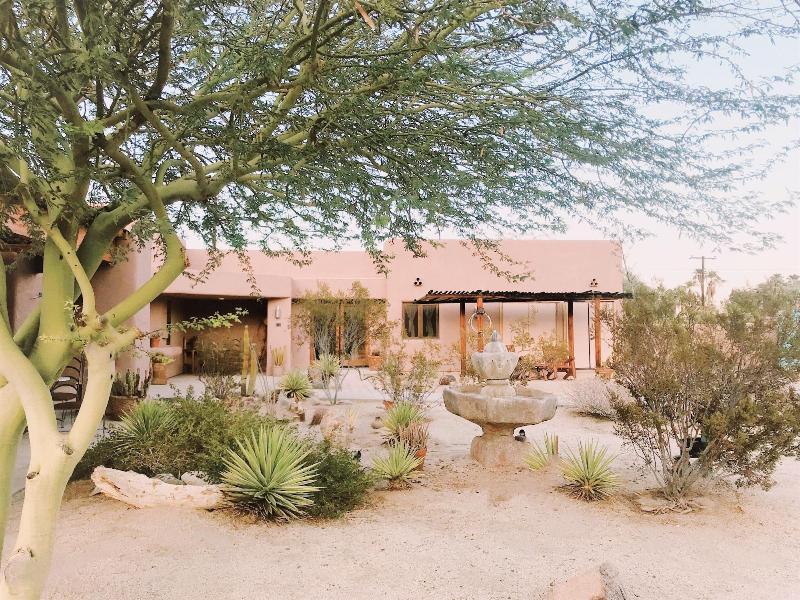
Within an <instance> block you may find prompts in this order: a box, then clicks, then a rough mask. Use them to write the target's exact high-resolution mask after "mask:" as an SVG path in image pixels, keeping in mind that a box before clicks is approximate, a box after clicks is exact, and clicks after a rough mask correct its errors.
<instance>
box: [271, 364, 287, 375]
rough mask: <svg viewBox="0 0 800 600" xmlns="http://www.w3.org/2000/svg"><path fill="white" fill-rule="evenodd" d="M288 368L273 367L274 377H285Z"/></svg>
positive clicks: (281, 366)
mask: <svg viewBox="0 0 800 600" xmlns="http://www.w3.org/2000/svg"><path fill="white" fill-rule="evenodd" d="M285 371H286V367H284V366H283V365H272V375H273V376H275V377H283V374H284V372H285Z"/></svg>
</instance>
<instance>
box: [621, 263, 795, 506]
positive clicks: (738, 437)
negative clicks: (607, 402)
mask: <svg viewBox="0 0 800 600" xmlns="http://www.w3.org/2000/svg"><path fill="white" fill-rule="evenodd" d="M634 293H635V299H634V300H631V301H626V302H625V303H624V305H623V309H622V312H621V314H620V315H619V316H618V317H616V318H615V319H614V320H613V321H612V322H611V326H612V330H613V333H614V352H613V363H612V365H611V366H612V367H613V368H614V370H615V378H616V380H617V382H618V383H620V384H621V385H622V386H623V387H624V388H626V389H627V390H628V391H629V392H630V394H631V396H632V398H631V399H629V401H628V402H617V401H615V399H614V398H613V396H612V403H613V406H614V409H615V412H616V417H615V424H616V431H617V433H618V434H619V435H621V436H622V437H623V438H624V439H625V441H626V442H627V443H628V444H630V445H631V446H632V447H633V448H634V450H635V451H636V452H637V454H638V455H639V456H640V457H641V458H642V459H644V461H645V463H646V464H647V465H648V466H649V467H650V468H651V470H652V472H653V474H654V475H655V477H656V478H657V479H658V482H659V484H660V486H661V487H662V490H663V492H664V494H665V495H666V496H667V497H668V498H669V499H671V500H674V501H676V502H678V503H683V502H684V498H685V497H686V496H687V495H688V494H689V493H690V492H691V490H692V488H693V486H694V485H695V484H696V483H697V482H698V481H699V480H700V479H702V478H704V477H707V476H709V475H712V474H714V473H717V474H725V475H730V476H732V477H733V479H734V481H735V482H736V484H737V485H753V484H757V485H761V486H762V487H764V488H767V487H769V485H771V474H772V473H773V471H774V469H775V465H776V464H777V462H778V460H779V459H780V458H781V457H783V456H791V455H793V456H797V455H798V453H799V452H800V441H799V440H800V399H799V398H798V396H797V393H796V392H795V391H794V390H793V389H792V387H791V385H790V384H791V383H792V381H794V380H796V378H797V376H798V374H800V323H799V318H798V311H797V306H798V305H800V280H798V279H797V278H793V279H790V280H783V279H781V278H773V279H772V280H770V281H768V282H767V283H765V284H763V285H762V286H759V287H758V288H755V289H751V290H738V291H735V292H733V293H732V294H731V296H730V298H729V300H728V301H727V302H726V303H725V304H723V305H722V307H721V308H719V309H717V308H715V307H709V306H703V305H702V304H701V302H700V300H699V299H698V298H697V297H696V295H695V294H693V293H692V292H690V291H688V290H686V289H683V288H678V289H674V290H668V289H664V288H656V289H652V288H648V287H646V286H643V285H640V286H638V287H637V289H636V290H635V291H634Z"/></svg>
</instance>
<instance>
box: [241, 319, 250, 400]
mask: <svg viewBox="0 0 800 600" xmlns="http://www.w3.org/2000/svg"><path fill="white" fill-rule="evenodd" d="M249 373H250V329H249V328H248V327H247V325H245V326H244V336H243V337H242V374H241V377H240V378H239V387H240V388H241V393H242V396H246V395H247V375H248V374H249Z"/></svg>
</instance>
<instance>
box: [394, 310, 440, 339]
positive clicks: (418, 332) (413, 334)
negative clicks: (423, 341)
mask: <svg viewBox="0 0 800 600" xmlns="http://www.w3.org/2000/svg"><path fill="white" fill-rule="evenodd" d="M403 335H405V337H407V338H435V337H439V305H438V304H414V303H412V302H404V303H403Z"/></svg>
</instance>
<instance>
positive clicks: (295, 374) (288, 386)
mask: <svg viewBox="0 0 800 600" xmlns="http://www.w3.org/2000/svg"><path fill="white" fill-rule="evenodd" d="M280 389H281V390H283V391H284V392H285V393H286V395H287V396H288V397H289V398H292V399H294V400H297V401H301V400H305V399H306V398H310V397H311V394H312V391H313V390H312V388H311V380H310V379H309V378H308V375H306V374H305V373H303V371H299V370H295V371H289V372H288V373H286V375H284V376H283V379H281V383H280Z"/></svg>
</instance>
